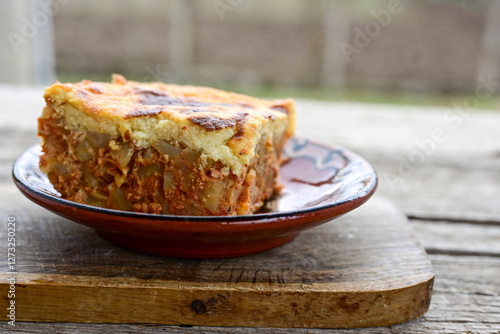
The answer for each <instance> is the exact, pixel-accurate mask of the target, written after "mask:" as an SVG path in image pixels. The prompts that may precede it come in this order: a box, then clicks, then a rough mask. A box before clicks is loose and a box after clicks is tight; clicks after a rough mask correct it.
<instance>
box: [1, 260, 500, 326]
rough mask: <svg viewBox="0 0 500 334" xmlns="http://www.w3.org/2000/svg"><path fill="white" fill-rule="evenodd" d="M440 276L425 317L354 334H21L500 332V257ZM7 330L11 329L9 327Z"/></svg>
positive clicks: (447, 269) (437, 266) (457, 264)
mask: <svg viewBox="0 0 500 334" xmlns="http://www.w3.org/2000/svg"><path fill="white" fill-rule="evenodd" d="M430 257H431V261H432V263H433V265H434V270H435V272H436V280H435V284H434V295H433V299H432V303H431V306H430V309H429V311H428V312H427V313H426V315H425V316H424V317H422V318H420V319H417V320H414V321H410V322H407V323H404V324H401V325H396V326H391V327H377V328H366V329H353V330H325V329H308V330H304V329H293V328H281V329H280V328H273V329H269V328H267V329H266V328H235V327H198V326H194V327H188V328H186V327H179V326H151V325H133V324H132V325H112V324H75V323H56V324H52V323H28V322H20V323H17V327H16V332H19V333H47V332H51V333H96V332H99V333H117V332H120V333H137V332H141V333H158V332H167V333H186V332H187V333H193V334H197V333H236V334H238V333H241V334H243V333H269V334H270V333H276V334H285V333H292V334H293V333H309V334H321V333H338V334H348V333H382V334H389V333H391V334H392V333H415V334H416V333H424V334H428V333H429V334H430V333H436V334H437V333H439V334H441V333H449V334H452V333H453V334H454V333H467V332H469V333H492V334H493V333H495V334H498V332H499V331H500V307H499V305H498V304H499V303H500V280H499V279H498V277H499V274H500V259H498V258H488V257H486V258H485V257H462V256H449V255H431V256H430ZM0 328H2V329H10V327H8V325H6V323H5V322H4V323H2V324H0Z"/></svg>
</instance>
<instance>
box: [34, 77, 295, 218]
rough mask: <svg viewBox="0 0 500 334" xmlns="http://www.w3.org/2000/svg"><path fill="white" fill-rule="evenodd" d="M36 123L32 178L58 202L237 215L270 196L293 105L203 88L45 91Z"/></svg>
mask: <svg viewBox="0 0 500 334" xmlns="http://www.w3.org/2000/svg"><path fill="white" fill-rule="evenodd" d="M45 100H46V102H47V105H46V107H45V109H44V111H43V114H42V116H41V117H40V118H39V135H40V136H41V137H42V138H43V141H44V142H43V155H42V156H41V158H40V168H41V170H42V171H43V172H45V173H46V174H47V175H48V178H49V180H50V181H51V183H52V184H53V185H54V188H55V189H56V190H57V191H59V192H60V193H61V195H62V197H63V198H65V199H68V200H71V201H75V202H79V203H83V204H89V205H93V206H99V207H104V208H111V209H118V210H125V211H135V212H147V213H158V214H161V213H163V214H176V215H197V216H198V215H237V214H239V215H241V214H250V213H254V212H255V211H257V210H258V209H259V208H260V207H261V206H262V205H263V202H264V201H265V200H266V199H267V198H269V197H270V196H272V195H273V194H274V193H276V192H278V191H279V189H280V184H279V182H278V174H279V166H280V163H281V154H282V150H283V145H284V143H285V142H286V140H287V139H288V138H289V137H290V136H291V135H292V134H293V129H294V118H295V111H294V102H293V100H289V99H283V100H272V101H269V100H261V99H257V98H253V97H249V96H245V95H240V94H236V93H230V92H225V91H221V90H217V89H213V88H207V87H196V86H178V85H167V84H163V83H139V82H134V81H127V80H125V78H123V77H122V76H120V75H114V76H113V80H112V82H111V83H102V82H92V81H88V80H84V81H82V82H80V83H75V84H72V83H64V84H63V83H59V82H58V83H55V84H54V85H52V86H50V87H48V88H47V89H46V90H45Z"/></svg>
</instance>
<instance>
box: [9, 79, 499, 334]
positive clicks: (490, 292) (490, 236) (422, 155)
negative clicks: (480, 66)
mask: <svg viewBox="0 0 500 334" xmlns="http://www.w3.org/2000/svg"><path fill="white" fill-rule="evenodd" d="M41 95H42V89H35V88H26V87H12V86H0V98H1V100H2V101H3V107H2V111H1V112H2V117H1V119H0V130H1V133H2V136H1V137H0V145H1V150H0V189H1V194H2V196H3V197H2V198H3V199H5V198H6V196H7V197H8V198H9V201H8V203H15V205H14V207H12V206H10V207H6V206H5V205H4V204H2V205H1V209H0V211H1V212H2V219H4V221H5V222H6V220H7V217H8V216H9V215H12V213H13V212H19V211H20V210H24V211H27V212H32V213H33V214H36V212H37V210H41V209H40V208H39V207H38V206H36V205H35V204H33V203H31V202H29V201H28V200H26V199H24V198H23V197H22V195H21V194H20V193H19V191H18V190H17V189H16V188H15V186H14V184H13V182H12V179H11V167H12V163H13V161H14V159H15V158H16V157H17V156H18V155H19V154H20V153H21V152H22V151H23V150H24V149H26V148H27V147H29V146H31V145H33V144H35V143H37V142H39V139H38V138H37V137H36V118H37V117H38V115H39V114H40V112H41V109H42V107H43V103H44V102H43V99H42V98H41ZM471 98H474V97H473V96H472V97H471ZM463 102H464V101H457V107H456V108H454V109H444V108H422V107H403V106H386V105H368V104H357V103H347V102H337V103H327V102H317V101H299V102H298V110H299V113H298V127H297V134H299V135H301V136H305V137H309V138H311V139H315V140H319V141H323V142H330V143H336V144H339V145H342V146H346V147H349V148H350V149H353V150H354V151H357V152H358V153H360V154H362V155H363V156H365V157H366V158H367V159H368V160H369V161H370V162H371V163H372V164H373V165H374V167H375V168H376V169H377V171H378V174H379V177H380V184H379V189H378V191H377V192H378V194H381V195H384V196H385V197H386V198H389V199H391V200H392V201H393V202H394V203H395V204H396V205H397V206H399V208H401V209H402V210H403V211H404V212H405V213H406V215H407V216H408V217H409V218H410V221H411V225H412V227H413V230H414V234H415V235H416V237H417V238H418V239H419V241H420V242H421V243H422V244H423V246H424V247H425V249H426V251H427V253H428V254H429V257H430V259H431V261H432V264H433V266H434V271H435V275H436V277H435V285H434V294H433V297H432V302H431V305H430V308H429V311H428V312H427V313H426V314H425V315H424V316H423V317H421V318H419V319H417V320H414V321H411V322H408V323H404V324H401V325H397V326H392V327H386V328H370V329H363V330H320V329H308V330H306V329H252V328H223V327H220V328H219V327H190V328H185V327H180V326H153V325H134V324H132V325H111V324H78V323H32V322H20V323H17V326H16V328H15V329H16V330H17V331H18V332H30V333H45V332H52V333H58V332H61V333H62V332H71V333H94V332H102V333H107V332H109V333H115V332H120V333H135V332H141V333H156V332H160V331H161V332H168V333H220V332H222V333H257V332H259V333H306V332H307V333H324V332H328V333H330V332H332V333H344V332H345V333H348V332H349V333H351V332H358V331H363V332H367V333H422V332H423V333H458V332H472V333H499V332H500V114H499V113H497V112H493V111H491V112H490V111H474V110H472V111H470V110H465V109H461V108H460V106H462V105H463ZM4 203H6V202H4ZM2 226H6V223H5V224H4V223H3V225H2ZM5 230H6V229H5V228H3V229H2V235H3V236H4V235H5V233H6V231H5ZM2 238H3V237H2ZM1 258H2V260H1V261H2V263H5V262H4V261H5V259H6V255H5V254H3V255H1ZM20 260H21V259H20ZM0 328H2V330H3V329H7V330H12V327H10V326H7V324H6V323H5V322H3V323H1V324H0Z"/></svg>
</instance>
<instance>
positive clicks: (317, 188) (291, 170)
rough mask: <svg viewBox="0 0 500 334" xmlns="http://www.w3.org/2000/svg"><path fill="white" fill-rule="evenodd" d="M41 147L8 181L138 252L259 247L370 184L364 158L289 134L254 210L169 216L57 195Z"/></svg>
mask: <svg viewBox="0 0 500 334" xmlns="http://www.w3.org/2000/svg"><path fill="white" fill-rule="evenodd" d="M40 154H41V147H40V146H39V145H36V146H32V147H31V148H29V149H28V150H26V151H25V152H24V153H22V154H21V155H20V156H19V158H18V159H17V160H16V162H15V163H14V167H13V171H12V172H13V177H14V182H15V183H16V185H17V187H18V188H19V189H20V190H21V192H22V193H23V194H24V195H25V196H26V197H27V198H29V199H30V200H32V201H33V202H35V203H36V204H39V205H40V206H42V207H44V208H46V209H48V210H50V211H52V212H54V213H55V214H58V215H60V216H62V217H64V218H67V219H70V220H72V221H74V222H77V223H80V224H83V225H85V226H88V227H91V228H93V229H95V231H96V232H97V233H98V234H99V235H100V236H102V237H103V238H105V239H107V240H109V241H111V242H112V243H114V244H117V245H119V246H122V247H125V248H129V249H133V250H136V251H140V252H146V253H151V254H159V255H165V256H173V257H190V258H214V257H230V256H239V255H246V254H251V253H256V252H261V251H265V250H268V249H271V248H274V247H277V246H280V245H282V244H285V243H287V242H288V241H290V240H292V239H293V238H294V237H295V236H296V235H297V234H298V233H299V232H301V231H303V230H305V229H309V228H311V227H314V226H317V225H320V224H323V223H326V222H329V221H331V220H332V219H334V218H336V217H339V216H341V215H343V214H345V213H347V212H349V211H351V210H353V209H355V208H357V207H359V206H360V205H362V204H363V203H364V202H366V201H367V200H368V199H369V198H370V196H371V195H372V194H373V193H374V191H375V188H376V187H377V175H376V173H375V171H374V169H373V168H372V166H371V165H370V164H369V163H368V162H367V161H366V160H365V159H363V158H362V157H360V156H359V155H357V154H355V153H353V152H351V151H349V150H347V149H345V148H341V147H337V146H332V145H326V144H321V143H316V142H313V141H310V140H308V139H305V138H300V137H293V138H291V139H290V140H289V141H288V143H287V144H286V147H285V155H286V156H287V157H288V159H287V160H286V162H285V163H284V164H283V165H282V167H281V182H282V183H283V185H284V188H283V190H282V192H281V194H280V195H279V196H277V197H276V198H273V199H271V200H269V201H267V202H266V204H265V206H264V207H263V209H262V210H261V211H259V212H258V213H256V214H253V215H245V216H215V217H205V216H204V217H199V216H172V215H158V214H147V213H136V212H126V211H118V210H111V209H103V208H99V207H93V206H89V205H85V204H80V203H75V202H72V201H68V200H65V199H63V198H61V197H60V194H59V193H58V192H57V191H56V190H54V188H53V187H52V185H51V184H50V182H49V180H48V178H47V176H46V175H45V174H44V173H42V172H41V171H40V169H39V168H38V162H39V156H40Z"/></svg>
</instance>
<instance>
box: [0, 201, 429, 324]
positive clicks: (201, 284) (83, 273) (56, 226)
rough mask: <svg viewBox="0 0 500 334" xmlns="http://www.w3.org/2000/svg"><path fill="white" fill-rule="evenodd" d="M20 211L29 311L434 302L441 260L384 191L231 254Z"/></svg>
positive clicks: (177, 312)
mask: <svg viewBox="0 0 500 334" xmlns="http://www.w3.org/2000/svg"><path fill="white" fill-rule="evenodd" d="M16 220H17V221H18V225H19V228H18V232H17V235H18V241H17V243H18V248H19V255H18V256H19V258H20V259H22V261H20V262H19V263H18V264H17V271H18V274H17V284H18V291H17V292H16V296H17V297H16V302H17V305H18V309H19V311H18V314H17V316H18V319H19V320H34V321H70V322H111V323H158V324H185V325H212V326H250V327H326V328H332V327H343V328H345V327H367V326H386V325H391V324H396V323H400V322H404V321H407V320H410V319H413V318H416V317H418V316H420V315H422V314H423V313H424V312H425V311H426V310H427V308H428V305H429V302H430V293H431V289H432V281H433V273H432V268H431V265H430V262H429V260H428V258H427V257H426V254H425V252H424V251H423V249H422V248H421V247H420V246H419V245H418V243H417V242H416V240H415V239H414V238H413V237H412V236H411V230H410V229H409V226H408V225H409V224H408V223H407V220H406V218H405V217H404V215H402V213H401V212H399V211H398V210H397V209H395V208H394V207H393V206H392V205H391V204H390V203H389V202H388V201H386V200H382V199H380V198H374V199H372V200H370V201H369V202H368V203H367V204H365V206H363V207H361V208H360V209H358V210H356V211H355V212H353V213H352V214H348V215H346V216H344V217H342V218H340V219H338V220H335V221H332V222H331V223H328V224H326V225H324V226H320V227H318V228H315V229H312V230H310V231H305V232H303V233H301V234H300V235H299V236H298V237H297V238H296V239H295V240H294V241H292V242H291V243H289V244H287V245H285V246H283V247H280V248H278V249H275V250H271V251H268V252H265V253H261V254H255V255H251V256H245V257H239V258H231V259H208V260H186V259H174V258H163V257H159V256H150V255H146V254H139V253H135V252H132V251H128V250H124V249H121V248H119V247H116V246H113V245H111V244H109V243H108V242H106V241H104V240H103V239H101V238H99V237H98V236H97V235H96V234H95V232H94V231H92V230H90V229H88V228H85V227H82V226H80V225H77V224H74V223H71V222H69V221H66V220H64V219H62V218H59V217H56V216H54V215H53V214H51V213H48V212H45V211H44V210H42V209H38V208H34V209H33V210H31V214H26V213H25V212H19V213H18V214H17V215H16ZM7 276H8V273H3V274H0V282H5V280H6V278H7ZM0 288H1V289H0V294H1V295H4V296H5V295H6V292H7V291H6V288H7V284H6V283H0ZM35 301H36V302H35ZM3 303H5V299H4V300H3ZM3 303H2V304H0V308H1V307H3V306H4V305H5V304H3ZM48 308H51V310H52V311H51V312H46V309H48Z"/></svg>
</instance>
